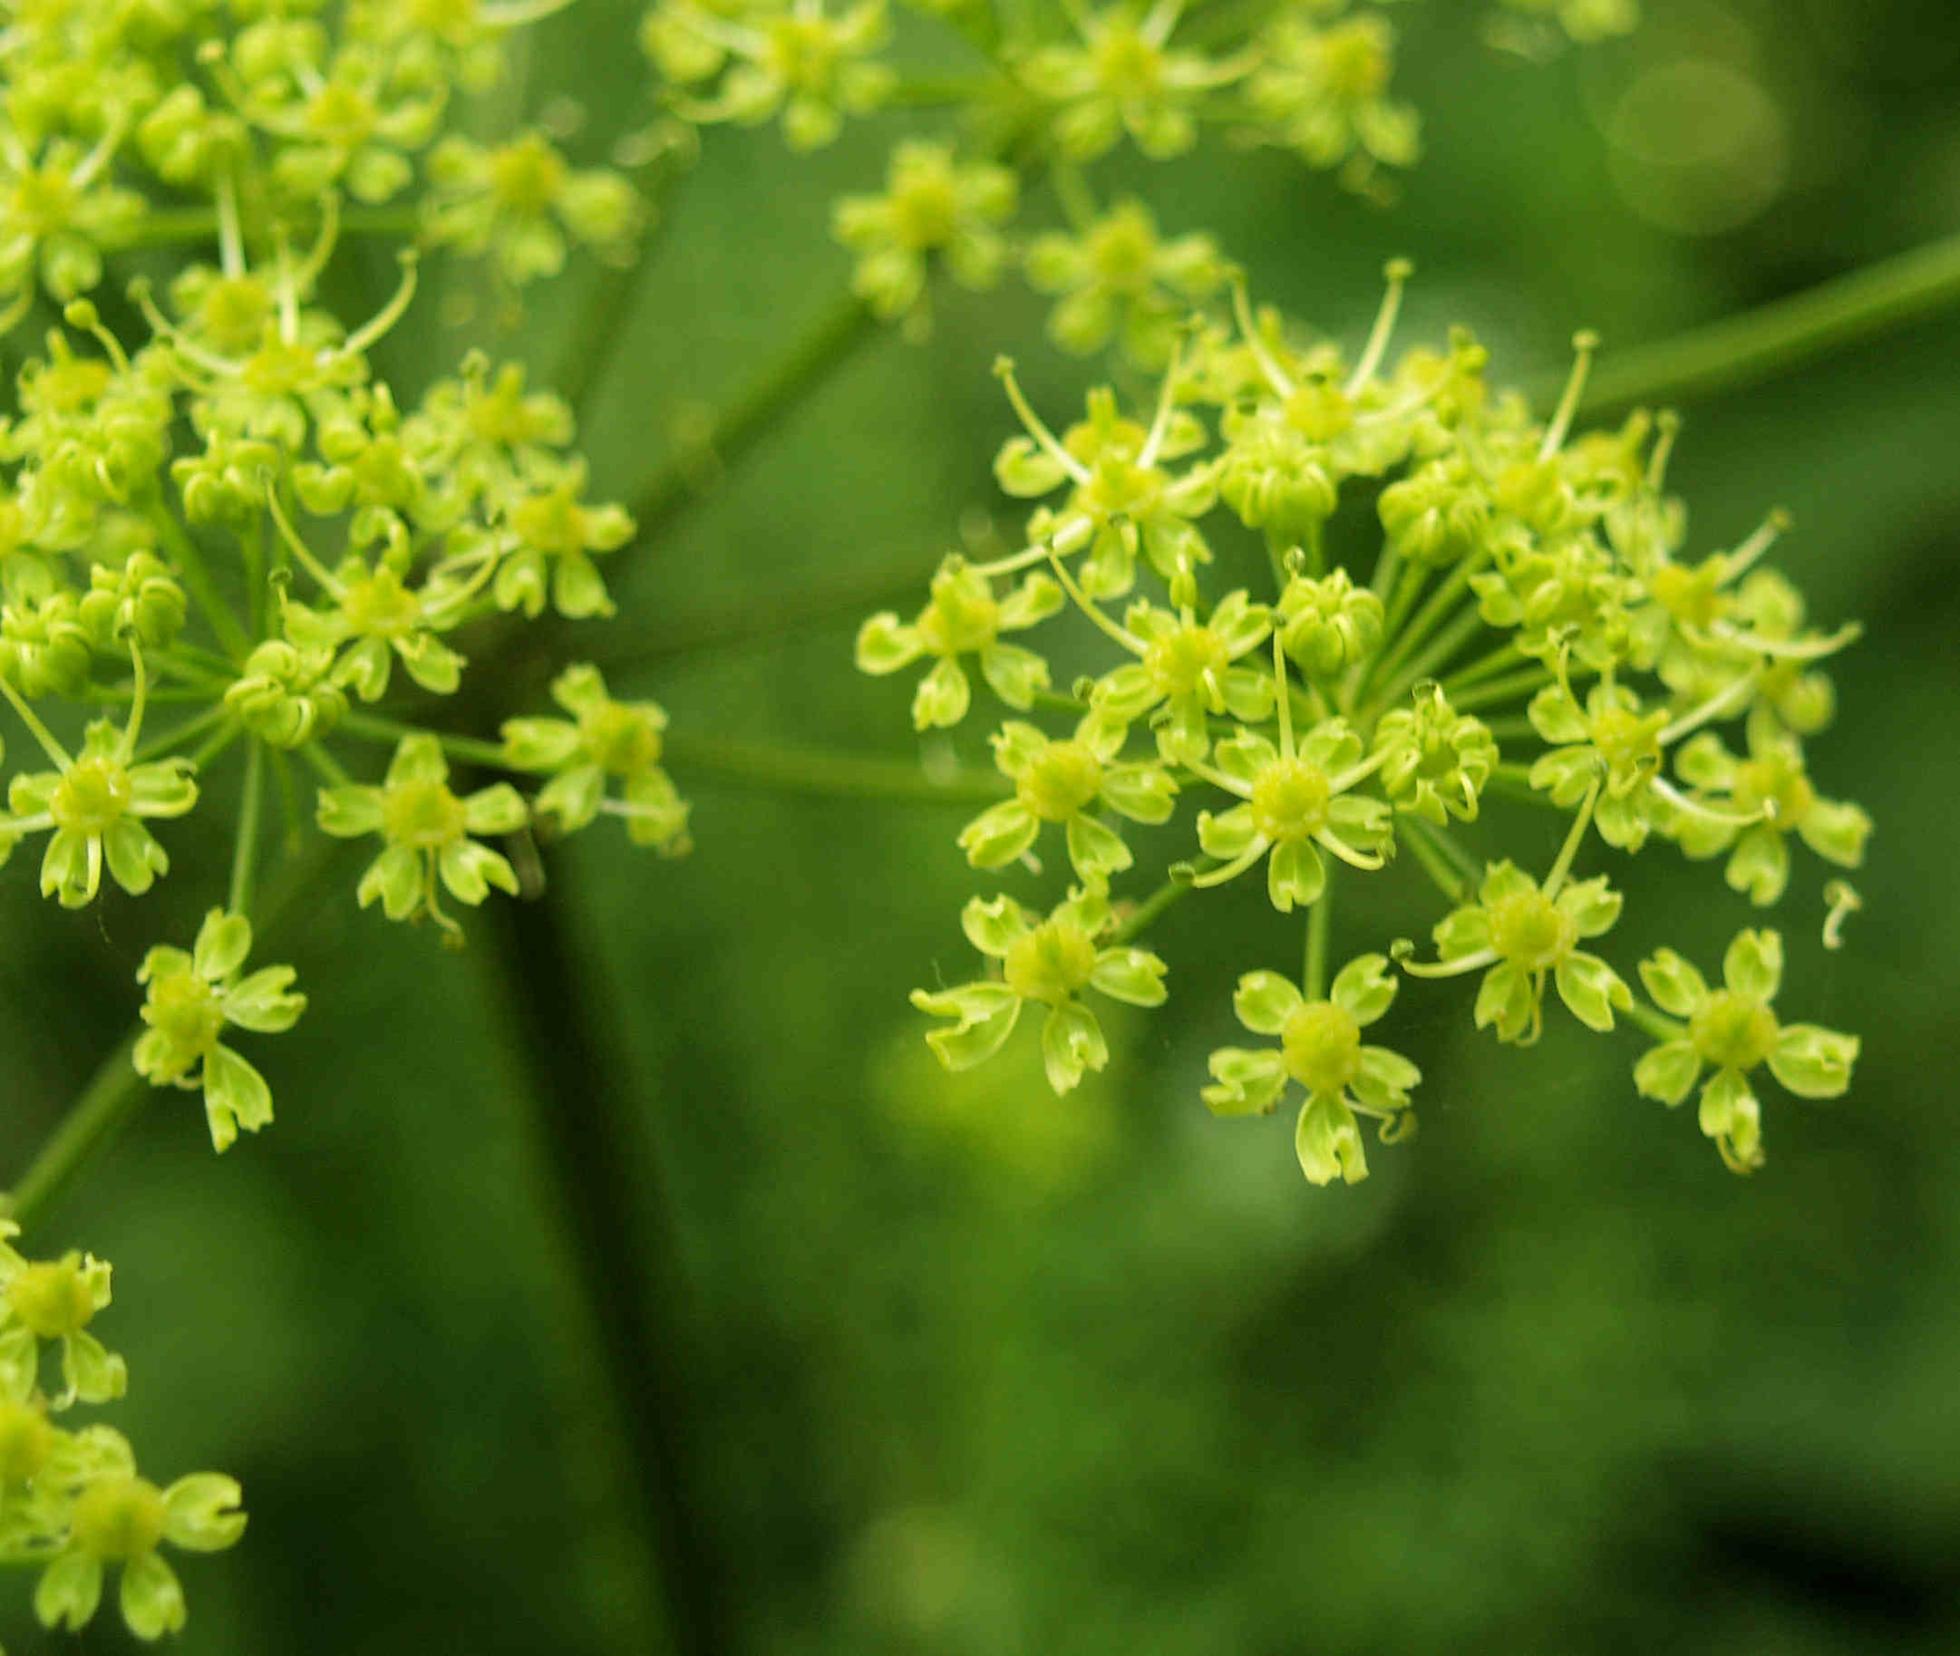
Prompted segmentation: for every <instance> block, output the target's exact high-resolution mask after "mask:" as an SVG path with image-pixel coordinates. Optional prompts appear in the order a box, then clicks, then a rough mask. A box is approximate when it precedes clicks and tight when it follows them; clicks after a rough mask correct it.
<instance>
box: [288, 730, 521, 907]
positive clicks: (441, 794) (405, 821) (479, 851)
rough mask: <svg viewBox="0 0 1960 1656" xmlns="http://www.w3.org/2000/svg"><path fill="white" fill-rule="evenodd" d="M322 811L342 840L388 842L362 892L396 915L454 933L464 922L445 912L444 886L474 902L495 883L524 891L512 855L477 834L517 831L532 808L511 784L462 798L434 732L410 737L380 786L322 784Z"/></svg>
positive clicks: (323, 822)
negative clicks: (366, 837) (372, 837)
mask: <svg viewBox="0 0 1960 1656" xmlns="http://www.w3.org/2000/svg"><path fill="white" fill-rule="evenodd" d="M318 814H319V821H320V827H321V828H322V829H323V830H324V831H325V832H327V833H329V834H332V835H334V836H335V837H336V838H339V839H354V838H357V837H359V836H360V835H363V834H379V835H380V836H381V837H382V839H383V840H384V841H385V842H386V849H384V850H383V851H382V853H381V855H380V856H378V857H376V858H375V860H374V861H373V862H372V863H371V864H369V865H368V870H367V872H366V873H365V874H363V875H362V876H361V883H360V887H359V890H358V896H359V899H360V904H361V907H362V908H366V907H367V906H368V905H369V904H370V903H373V902H377V901H378V902H379V903H380V904H381V911H382V913H384V914H385V915H387V916H388V918H389V919H390V920H408V919H413V918H415V917H417V916H419V915H422V914H427V915H428V916H429V918H430V919H432V920H434V921H435V923H436V924H437V925H438V926H441V927H442V928H443V929H444V930H445V931H447V932H449V933H451V934H452V935H453V934H454V933H455V932H456V930H457V927H456V923H455V921H453V920H451V919H450V918H449V917H448V916H447V915H446V914H444V913H443V911H442V906H441V893H442V892H443V891H447V892H448V893H449V895H450V896H452V897H454V898H455V899H456V901H457V902H459V903H466V904H468V905H470V906H471V907H475V906H476V905H477V904H478V903H481V902H482V901H483V899H484V898H485V897H487V896H488V895H489V894H490V888H491V887H492V886H495V887H496V888H497V890H499V891H503V892H508V893H510V894H511V895H513V896H514V895H515V894H516V892H517V872H516V870H515V869H513V868H512V867H511V866H510V863H509V861H508V860H507V859H506V858H505V857H504V856H503V855H502V854H501V853H500V852H497V851H493V850H491V849H490V847H489V846H487V845H481V844H479V843H478V842H477V841H476V840H474V839H472V838H471V837H470V836H471V835H472V834H514V833H516V832H517V831H518V830H519V829H520V828H522V827H523V826H524V825H525V823H527V822H528V821H529V820H530V815H531V813H530V808H529V807H528V806H527V805H526V804H525V803H524V798H523V796H522V795H521V794H519V793H518V791H517V790H516V789H515V788H513V787H512V786H511V785H510V784H509V783H508V782H497V783H493V784H492V785H491V786H489V787H487V788H481V789H479V790H478V791H477V792H475V793H473V794H471V795H470V796H469V797H468V798H466V799H459V798H458V797H457V796H456V794H455V793H454V792H452V791H451V789H450V786H449V762H448V761H447V760H446V759H444V758H443V755H442V744H441V743H440V742H439V741H438V740H437V739H436V738H435V737H434V736H431V735H428V734H426V733H418V734H416V735H413V736H404V737H403V738H402V740H401V744H400V745H399V746H398V747H397V748H396V749H395V757H394V758H393V759H392V760H391V761H390V762H389V765H388V774H387V777H386V779H385V780H384V781H383V782H382V783H381V785H380V786H379V787H370V786H364V785H361V784H358V783H353V784H348V785H347V786H344V787H333V788H322V789H321V790H320V799H319V813H318Z"/></svg>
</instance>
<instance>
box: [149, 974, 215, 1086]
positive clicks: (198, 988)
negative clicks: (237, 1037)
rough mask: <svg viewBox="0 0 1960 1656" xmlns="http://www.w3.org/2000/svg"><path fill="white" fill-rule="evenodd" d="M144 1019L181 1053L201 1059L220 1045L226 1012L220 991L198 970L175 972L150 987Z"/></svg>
mask: <svg viewBox="0 0 1960 1656" xmlns="http://www.w3.org/2000/svg"><path fill="white" fill-rule="evenodd" d="M143 1021H144V1022H145V1023H147V1024H148V1025H149V1026H150V1027H151V1028H152V1029H154V1030H157V1031H158V1032H159V1033H160V1034H162V1035H164V1036H165V1037H166V1038H167V1039H168V1040H169V1041H170V1043H171V1044H172V1045H173V1046H174V1047H176V1048H177V1050H178V1051H179V1052H180V1053H184V1054H190V1055H194V1056H195V1057H199V1058H201V1057H203V1056H204V1054H205V1053H207V1052H209V1051H210V1050H211V1048H212V1047H214V1046H216V1045H217V1043H218V1036H219V1034H220V1033H221V1032H222V1031H223V1029H224V1027H225V1013H224V1007H223V1005H222V1004H221V1003H220V1002H219V999H218V995H217V992H216V991H215V990H214V989H213V988H212V987H211V985H210V984H208V983H206V982H205V981H204V979H203V978H201V977H199V976H198V975H197V973H195V972H172V973H170V975H169V976H167V977H162V978H159V979H158V980H157V981H156V982H155V983H153V984H152V985H151V986H150V997H149V1000H148V1002H147V1004H146V1005H145V1006H144V1008H143ZM185 1067H186V1068H188V1067H189V1066H188V1064H187V1065H186V1066H185Z"/></svg>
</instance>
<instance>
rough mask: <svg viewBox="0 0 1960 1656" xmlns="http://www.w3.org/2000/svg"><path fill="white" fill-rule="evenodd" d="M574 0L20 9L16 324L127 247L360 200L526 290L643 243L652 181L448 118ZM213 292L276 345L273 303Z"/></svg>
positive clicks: (367, 209)
mask: <svg viewBox="0 0 1960 1656" xmlns="http://www.w3.org/2000/svg"><path fill="white" fill-rule="evenodd" d="M566 3H567V0H470V3H468V4H461V5H449V6H443V5H398V4H395V3H393V0H353V3H351V4H348V5H346V6H343V7H334V8H324V9H323V8H321V7H318V6H300V7H278V6H266V5H263V4H259V3H255V0H213V3H211V4H203V5H177V4H171V5H146V6H128V5H117V4H112V3H109V0H77V3H73V4H66V5H46V6H42V5H37V6H23V7H19V8H15V13H14V14H13V15H10V16H9V19H8V24H7V28H6V29H5V31H4V33H0V78H4V81H5V85H6V96H5V101H4V107H0V317H4V319H5V321H6V325H7V326H12V325H13V324H14V323H16V322H18V321H19V320H20V319H21V318H22V317H24V316H25V315H26V314H27V312H28V310H29V309H30V308H31V307H32V306H33V304H34V303H35V300H36V298H37V297H41V296H45V298H47V299H48V300H51V301H52V302H54V303H55V304H57V305H58V304H62V303H65V302H67V301H68V300H70V299H74V298H77V297H79V296H81V295H83V294H86V293H88V292H90V291H91V290H93V289H94V288H95V287H96V286H97V285H98V284H99V283H100V282H101V281H102V279H103V276H104V272H105V259H106V258H107V257H108V256H109V255H112V254H115V253H118V252H122V251H125V250H132V249H137V248H142V247H147V246H155V245H157V244H158V243H159V242H160V241H168V240H171V239H174V238H176V237H177V236H179V235H180V234H189V233H195V232H196V231H197V230H198V229H199V227H200V226H201V227H203V229H204V230H205V231H206V232H208V231H209V229H210V228H211V226H212V225H213V223H214V222H229V223H231V224H234V225H235V224H237V223H239V222H240V221H243V222H245V223H248V224H250V223H258V224H272V223H286V224H292V223H296V222H299V221H303V220H305V219H307V218H310V217H314V216H317V214H318V211H319V203H320V201H321V199H322V198H323V197H326V196H345V197H346V198H348V199H349V200H350V201H351V202H353V203H355V204H356V205H357V209H358V211H359V213H361V214H363V215H365V218H364V220H363V222H364V223H366V224H368V225H370V226H374V227H384V226H385V227H388V228H391V229H397V230H400V231H402V232H412V231H414V230H415V229H416V228H417V227H418V226H419V227H420V229H421V230H422V232H423V234H424V235H425V237H426V238H427V239H428V240H430V241H431V242H434V243H439V244H449V245H454V246H456V247H457V248H458V249H460V250H463V251H467V252H471V253H490V254H494V256H495V258H496V261H497V265H498V268H499V269H500V270H501V271H502V272H503V274H504V275H505V276H507V277H509V278H511V279H513V280H516V281H522V280H527V279H529V278H530V277H532V276H535V275H539V274H544V273H548V272H550V271H552V270H554V269H555V268H556V267H557V265H558V263H559V262H561V261H562V259H563V256H564V247H565V244H566V242H567V240H568V239H569V240H575V241H579V242H584V243H589V244H592V245H594V246H595V247H597V248H600V249H602V250H603V249H605V248H608V247H610V246H613V245H615V244H617V242H618V241H619V240H620V239H621V238H622V237H624V236H626V235H628V234H630V231H631V227H632V224H633V220H634V217H635V215H636V212H637V207H636V201H635V197H634V193H633V190H632V187H631V186H630V185H629V184H628V182H627V181H626V179H625V178H623V177H622V176H621V175H619V174H618V173H616V172H612V171H608V170H604V169H577V168H574V167H572V166H570V165H569V164H568V163H567V161H566V160H565V159H564V157H563V156H562V155H560V154H559V152H558V150H557V149H556V148H555V147H554V145H553V144H552V143H551V141H550V140H549V139H548V138H547V137H546V136H545V135H544V134H543V133H540V132H532V133H525V134H520V135H518V136H516V137H515V138H512V139H510V140H508V141H507V142H505V143H504V144H502V145H501V146H499V147H495V148H484V147H482V146H480V145H476V144H473V143H471V142H469V141H468V140H466V139H464V138H461V137H458V136H448V137H445V136H444V128H445V126H446V124H447V123H448V121H449V120H450V118H451V116H452V114H453V113H455V110H454V106H455V105H456V104H457V103H458V102H459V100H457V98H456V96H455V94H456V93H457V92H458V91H459V90H461V91H464V92H469V91H479V92H480V91H484V90H487V89H488V88H489V87H490V86H491V85H492V84H494V83H495V82H496V81H497V80H498V78H499V77H500V76H501V75H502V74H503V72H504V66H505V60H506V57H507V56H508V42H509V41H510V39H511V37H512V35H513V34H514V33H515V31H517V30H518V29H520V28H521V27H522V26H524V25H526V24H528V23H532V22H535V21H537V20H538V19H540V18H542V17H544V16H546V15H548V14H550V13H551V12H553V11H556V10H558V9H559V8H560V7H561V6H562V5H564V4H566ZM210 297H211V299H212V302H213V303H214V304H217V305H219V306H221V307H224V309H225V312H226V314H227V315H228V316H229V318H230V319H231V320H232V321H233V322H234V323H236V324H238V325H241V326H244V327H245V328H247V329H248V331H250V332H252V333H256V332H257V329H258V319H257V318H256V317H255V316H253V315H251V314H250V306H251V305H252V303H253V302H254V299H255V297H257V296H254V295H251V294H246V293H241V292H233V291H231V290H230V289H229V288H220V289H218V290H217V291H216V292H215V293H214V294H212V295H211V296H210Z"/></svg>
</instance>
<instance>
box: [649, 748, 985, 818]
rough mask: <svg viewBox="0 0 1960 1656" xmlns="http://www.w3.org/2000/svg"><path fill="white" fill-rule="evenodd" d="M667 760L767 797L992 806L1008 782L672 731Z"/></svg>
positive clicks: (895, 762) (981, 774) (684, 771)
mask: <svg viewBox="0 0 1960 1656" xmlns="http://www.w3.org/2000/svg"><path fill="white" fill-rule="evenodd" d="M666 757H667V762H668V763H669V764H670V765H672V766H673V768H674V769H675V770H676V771H679V772H680V773H681V774H682V775H683V776H687V775H692V776H697V777H700V778H702V779H704V780H707V781H714V782H724V783H728V784H730V785H732V786H734V787H738V788H753V789H757V790H760V791H761V792H764V793H788V794H809V795H813V796H816V797H818V798H825V799H885V800H896V801H900V802H904V803H908V804H920V805H991V804H993V803H994V802H995V801H996V800H999V799H1001V798H1004V797H1005V796H1006V795H1007V793H1008V792H1009V791H1010V788H1011V784H1010V783H1009V782H1008V781H1007V779H1006V778H1005V777H1002V776H993V775H990V774H989V773H987V772H985V771H975V770H960V771H954V772H952V773H951V774H948V775H944V776H941V775H935V774H933V773H932V772H930V771H926V770H923V769H921V768H920V767H919V766H918V765H917V764H911V763H907V762H906V761H904V760H899V759H876V758H865V757H861V756H860V755H857V754H840V753H823V752H817V751H813V750H809V749H803V748H779V747H769V746H765V745H763V744H761V743H757V742H729V741H720V740H714V739H710V738H706V737H701V736H696V735H693V734H691V733H687V732H673V731H669V732H668V736H667V752H666Z"/></svg>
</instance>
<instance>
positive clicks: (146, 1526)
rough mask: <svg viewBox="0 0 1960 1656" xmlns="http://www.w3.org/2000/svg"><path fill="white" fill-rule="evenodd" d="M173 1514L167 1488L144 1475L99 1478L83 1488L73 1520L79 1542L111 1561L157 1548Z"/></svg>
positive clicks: (91, 1551) (96, 1554)
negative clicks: (167, 1503) (165, 1500)
mask: <svg viewBox="0 0 1960 1656" xmlns="http://www.w3.org/2000/svg"><path fill="white" fill-rule="evenodd" d="M168 1518H169V1514H168V1511H167V1509H166V1508H165V1507H164V1504H163V1491H162V1490H160V1489H158V1488H157V1486H156V1485H155V1484H153V1483H148V1482H146V1481H145V1480H144V1479H142V1478H98V1479H97V1480H96V1481H95V1482H94V1483H92V1484H90V1485H89V1486H88V1488H86V1489H85V1490H83V1491H82V1493H81V1496H80V1498H79V1499H78V1500H77V1501H76V1502H75V1515H74V1518H73V1519H72V1520H71V1523H72V1531H73V1534H74V1537H75V1544H76V1545H77V1546H78V1547H80V1548H81V1549H82V1551H84V1552H86V1553H90V1554H92V1555H93V1556H95V1557H96V1558H100V1559H104V1560H107V1561H122V1560H126V1559H131V1558H141V1557H143V1555H144V1554H146V1553H152V1552H155V1551H156V1546H157V1543H158V1542H159V1541H161V1540H162V1539H163V1531H164V1526H165V1524H166V1523H167V1522H168Z"/></svg>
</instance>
